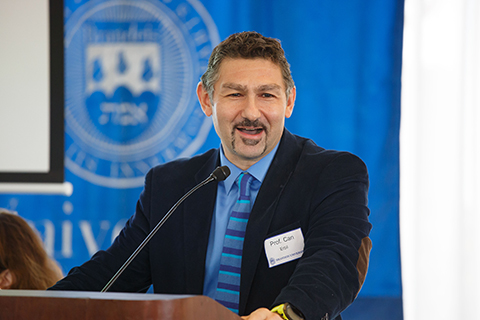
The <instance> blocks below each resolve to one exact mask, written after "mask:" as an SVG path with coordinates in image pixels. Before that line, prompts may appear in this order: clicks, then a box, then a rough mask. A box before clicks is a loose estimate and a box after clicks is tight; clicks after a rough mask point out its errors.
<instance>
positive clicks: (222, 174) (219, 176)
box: [212, 166, 230, 182]
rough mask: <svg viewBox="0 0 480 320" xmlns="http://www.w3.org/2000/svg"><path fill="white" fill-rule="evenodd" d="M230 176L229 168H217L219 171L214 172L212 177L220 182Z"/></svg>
mask: <svg viewBox="0 0 480 320" xmlns="http://www.w3.org/2000/svg"><path fill="white" fill-rule="evenodd" d="M229 175H230V169H229V168H228V167H227V166H222V167H217V169H215V170H214V171H213V172H212V176H213V177H214V178H215V180H217V181H219V182H220V181H223V180H225V179H227V177H228V176H229Z"/></svg>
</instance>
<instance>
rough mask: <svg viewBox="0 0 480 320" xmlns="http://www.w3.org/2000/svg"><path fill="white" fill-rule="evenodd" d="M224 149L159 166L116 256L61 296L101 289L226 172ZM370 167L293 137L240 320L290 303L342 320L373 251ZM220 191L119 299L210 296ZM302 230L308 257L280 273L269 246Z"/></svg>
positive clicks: (167, 235)
mask: <svg viewBox="0 0 480 320" xmlns="http://www.w3.org/2000/svg"><path fill="white" fill-rule="evenodd" d="M219 159H220V157H219V149H212V150H209V151H207V152H206V153H204V154H202V155H199V156H195V157H192V158H189V159H179V160H175V161H172V162H169V163H166V164H162V165H159V166H157V167H155V168H153V169H152V170H150V172H149V173H148V174H147V176H146V179H145V188H144V190H143V192H142V194H141V195H140V198H139V200H138V202H137V207H136V212H135V214H134V215H133V216H132V217H131V218H130V219H129V221H128V222H127V223H126V226H125V228H124V229H123V230H122V231H121V233H120V234H119V236H118V237H117V238H116V239H115V241H114V243H113V244H112V246H111V247H110V248H108V249H107V250H105V251H99V252H98V253H96V254H95V255H94V256H93V257H92V259H91V260H90V261H88V262H86V263H84V264H83V265H82V266H81V267H77V268H73V269H72V270H71V271H70V272H69V274H68V276H67V277H66V278H64V279H63V280H61V281H59V282H58V283H57V284H56V285H55V286H54V287H52V288H51V289H56V290H86V291H97V290H98V291H99V290H101V289H102V288H103V287H104V286H105V284H106V283H107V282H108V280H109V279H110V278H111V277H112V276H113V274H114V273H115V272H116V271H117V270H118V268H120V267H121V265H122V264H123V263H124V262H125V260H126V259H127V258H128V257H129V256H130V254H131V253H132V252H133V251H134V250H135V248H136V247H137V246H138V245H139V244H140V243H141V242H142V241H143V239H144V238H145V237H146V236H147V235H148V233H149V232H150V230H152V229H153V228H154V227H155V225H156V224H157V223H158V222H159V221H160V219H161V218H162V217H163V216H164V215H165V214H166V213H167V212H168V210H169V209H170V207H172V206H173V205H174V204H175V203H176V202H177V201H178V199H180V198H181V197H182V196H183V195H184V194H185V193H186V192H187V191H189V190H190V189H191V188H192V187H194V186H195V185H197V184H198V183H199V182H200V181H202V180H204V179H205V178H206V177H208V176H209V175H210V173H211V172H212V171H213V170H214V169H215V168H216V167H217V166H218V165H219V161H220V160H219ZM368 185H369V182H368V174H367V169H366V167H365V164H364V163H363V162H362V161H361V160H360V159H359V158H358V157H356V156H354V155H352V154H350V153H347V152H338V151H331V150H325V149H323V148H321V147H318V146H317V145H315V143H314V142H313V141H311V140H308V139H305V138H301V137H298V136H296V135H293V134H291V133H290V132H288V131H287V130H285V131H284V134H283V136H282V139H281V142H280V145H279V148H278V151H277V153H276V155H275V157H274V159H273V161H272V164H271V166H270V168H269V170H268V172H267V174H266V176H265V179H264V181H263V183H262V186H261V188H260V190H259V193H258V196H257V199H256V201H255V203H254V206H253V208H252V212H251V214H250V218H249V221H248V225H247V230H246V235H245V242H244V250H243V259H242V277H241V285H240V308H239V309H240V312H239V313H240V314H241V315H246V314H249V313H251V312H252V311H254V310H255V309H257V308H259V307H267V308H271V307H273V306H275V305H278V304H281V303H284V302H290V303H292V304H293V305H294V306H296V307H297V308H298V309H300V310H301V311H302V312H303V313H304V315H305V317H306V319H320V318H322V319H335V318H336V317H337V316H338V318H337V319H341V317H340V316H339V314H340V312H341V311H343V310H344V309H345V308H346V307H347V306H348V305H349V304H351V303H352V302H353V300H354V299H355V298H356V296H357V294H358V292H359V290H360V288H361V286H362V284H363V281H364V279H365V276H366V272H367V267H368V258H369V253H370V248H371V241H370V239H369V237H368V236H369V232H370V229H371V224H370V223H369V221H368V215H369V209H368V208H367V192H368ZM216 192H217V184H216V183H210V184H208V185H206V186H204V187H202V188H201V189H199V190H197V191H196V192H195V193H194V194H192V195H191V196H190V197H189V198H188V199H187V200H186V201H185V202H184V203H183V204H182V205H180V207H179V208H178V209H177V211H176V212H174V213H173V215H172V216H171V217H170V219H169V220H167V222H166V223H165V224H164V225H163V227H162V228H161V229H160V230H159V232H158V233H157V234H156V235H155V237H153V238H152V240H151V242H150V243H149V244H148V245H147V246H146V247H145V248H144V249H143V250H142V251H141V252H140V254H139V255H138V256H137V257H136V258H135V260H133V262H132V264H131V265H130V266H129V267H128V268H127V269H126V271H125V272H124V273H123V274H122V276H121V277H120V278H119V279H118V280H117V281H116V282H115V283H114V284H113V286H112V287H111V289H110V291H124V292H143V291H146V290H147V289H148V287H149V286H150V285H151V284H153V286H154V291H155V292H156V293H170V294H202V292H203V282H204V275H205V257H206V252H207V245H208V238H209V233H210V225H211V220H212V216H213V209H214V206H215V198H216ZM297 228H301V231H302V233H303V236H304V239H305V249H304V253H303V256H302V257H301V258H300V259H297V260H294V261H290V262H287V263H284V264H280V265H278V266H274V267H272V268H269V267H268V261H267V258H266V255H265V250H264V241H265V239H267V238H269V237H272V236H275V235H278V234H281V233H284V232H287V231H291V230H294V229H297Z"/></svg>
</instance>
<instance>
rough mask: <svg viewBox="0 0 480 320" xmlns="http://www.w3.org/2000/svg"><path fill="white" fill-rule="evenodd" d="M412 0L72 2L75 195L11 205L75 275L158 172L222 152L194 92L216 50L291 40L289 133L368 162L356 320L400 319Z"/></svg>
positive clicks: (69, 110)
mask: <svg viewBox="0 0 480 320" xmlns="http://www.w3.org/2000/svg"><path fill="white" fill-rule="evenodd" d="M403 5H404V3H403V0H369V1H361V0H348V1H332V0H308V1H307V0H305V1H297V2H292V1H287V0H243V1H225V0H202V1H198V0H188V1H180V0H169V1H166V0H163V1H160V0H144V1H142V0H139V1H131V2H130V1H115V0H112V1H94V0H91V1H76V0H66V1H65V57H66V66H65V67H66V71H65V75H66V79H65V83H66V89H65V92H66V106H65V108H66V137H65V140H66V142H65V143H66V148H65V150H66V154H65V161H66V180H67V181H70V182H71V183H72V184H73V186H74V192H73V194H72V196H70V197H65V196H49V195H1V196H0V207H5V208H8V209H12V210H16V211H18V212H19V214H20V215H22V216H23V217H25V218H26V219H28V220H29V221H30V222H31V223H32V225H34V226H35V227H36V228H37V229H38V231H39V232H40V234H41V236H42V238H43V240H44V242H45V245H46V248H47V250H48V251H49V253H51V254H52V255H53V256H54V258H55V259H56V260H57V261H58V262H59V263H60V264H61V265H62V268H63V270H64V272H68V270H70V268H71V267H73V266H75V265H78V264H81V263H82V262H83V261H85V260H87V259H88V258H89V257H90V256H91V255H92V254H93V253H94V252H95V251H97V250H98V249H104V248H106V247H108V246H109V244H110V243H111V241H112V239H113V237H114V236H115V235H116V234H117V232H118V231H119V229H120V228H121V227H122V226H123V224H124V223H125V221H126V219H127V218H128V217H129V216H130V215H131V214H132V213H133V212H134V210H135V204H136V200H137V198H138V195H139V194H140V192H141V186H142V181H143V176H144V174H145V172H146V170H148V168H149V167H151V166H153V165H155V164H157V163H163V162H165V161H168V160H170V159H173V158H176V157H180V156H189V155H192V154H196V153H200V152H203V151H206V150H208V149H210V148H216V147H218V146H219V143H220V142H219V139H218V137H217V136H216V134H215V131H214V130H213V128H212V126H211V122H210V121H209V120H208V119H207V120H205V118H204V117H203V115H202V114H201V111H200V108H199V106H198V104H197V103H196V97H195V95H194V87H195V85H196V83H197V82H198V79H199V77H200V75H201V74H202V73H203V71H204V70H205V65H206V63H207V59H208V56H209V53H210V52H211V49H212V47H213V46H215V45H216V44H217V43H218V42H219V41H221V40H223V39H224V38H226V37H227V36H228V35H229V34H231V33H234V32H239V31H244V30H255V31H258V32H261V33H263V34H264V35H266V36H271V37H275V38H278V39H280V40H281V42H282V45H283V47H284V49H285V51H286V55H287V59H288V60H289V62H290V64H291V68H292V73H293V77H294V80H295V82H296V86H297V102H296V106H295V109H294V113H293V116H292V118H291V119H288V120H287V123H286V126H287V128H288V129H289V130H290V131H292V132H293V133H296V134H299V135H303V136H306V137H309V138H312V139H313V140H314V141H315V142H316V143H317V144H319V145H321V146H323V147H325V148H331V149H338V150H348V151H351V152H353V153H355V154H357V155H359V156H360V157H361V158H362V159H363V160H364V161H365V162H366V164H367V166H368V168H369V173H370V179H371V187H370V194H369V206H370V209H371V222H372V224H373V230H372V233H371V238H372V241H373V250H372V253H371V261H370V268H369V273H368V275H367V280H366V283H365V285H364V287H363V288H362V291H361V293H360V295H359V297H358V299H357V300H356V302H355V303H354V304H353V305H352V306H351V307H349V308H348V309H347V310H346V311H345V312H344V318H345V319H357V320H360V319H393V320H395V319H403V312H402V289H401V271H400V252H399V216H398V212H399V124H400V75H401V53H402V32H403Z"/></svg>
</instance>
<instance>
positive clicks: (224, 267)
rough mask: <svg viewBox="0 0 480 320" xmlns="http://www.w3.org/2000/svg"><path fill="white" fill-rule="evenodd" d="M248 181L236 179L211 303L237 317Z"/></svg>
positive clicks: (248, 204) (248, 178) (247, 178)
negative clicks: (236, 187) (217, 304)
mask: <svg viewBox="0 0 480 320" xmlns="http://www.w3.org/2000/svg"><path fill="white" fill-rule="evenodd" d="M252 180H253V177H252V176H251V175H250V174H248V173H243V172H242V173H241V174H240V175H239V176H238V179H237V183H238V189H239V190H240V193H239V197H238V200H237V202H236V203H235V204H234V206H233V208H232V213H231V214H230V219H229V221H228V224H227V230H226V233H225V240H224V243H223V251H222V256H221V258H220V271H219V274H218V284H217V292H216V295H215V300H217V301H218V302H219V303H221V304H222V305H224V306H225V307H227V308H228V309H230V310H231V311H233V312H235V313H237V314H238V305H239V300H240V271H241V266H242V252H243V239H244V237H245V230H246V229H247V222H248V217H249V216H250V210H251V208H252V204H251V202H250V185H251V183H252Z"/></svg>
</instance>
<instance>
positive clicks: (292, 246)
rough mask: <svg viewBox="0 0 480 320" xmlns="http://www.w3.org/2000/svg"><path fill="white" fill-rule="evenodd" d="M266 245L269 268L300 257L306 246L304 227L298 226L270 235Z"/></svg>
mask: <svg viewBox="0 0 480 320" xmlns="http://www.w3.org/2000/svg"><path fill="white" fill-rule="evenodd" d="M264 246H265V255H266V256H267V261H268V267H269V268H272V267H275V266H278V265H280V264H283V263H286V262H289V261H292V260H296V259H299V258H300V257H301V256H302V255H303V248H304V239H303V233H302V229H301V228H298V229H295V230H292V231H289V232H285V233H282V234H279V235H277V236H273V237H270V238H268V239H266V240H265V242H264Z"/></svg>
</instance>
